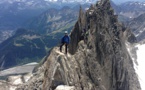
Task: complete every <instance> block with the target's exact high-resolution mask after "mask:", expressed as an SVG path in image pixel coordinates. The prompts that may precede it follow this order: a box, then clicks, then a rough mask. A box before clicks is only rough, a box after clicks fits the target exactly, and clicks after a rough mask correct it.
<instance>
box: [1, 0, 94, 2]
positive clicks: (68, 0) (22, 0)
mask: <svg viewBox="0 0 145 90" xmlns="http://www.w3.org/2000/svg"><path fill="white" fill-rule="evenodd" d="M31 1H34V2H38V1H40V2H41V1H42V2H43V1H45V2H61V3H62V2H64V3H65V2H68V3H72V2H79V3H93V2H96V0H2V1H0V3H4V2H8V3H14V2H31Z"/></svg>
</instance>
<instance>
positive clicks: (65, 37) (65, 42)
mask: <svg viewBox="0 0 145 90" xmlns="http://www.w3.org/2000/svg"><path fill="white" fill-rule="evenodd" d="M69 41H70V38H69V36H68V32H67V31H65V35H64V37H63V38H62V39H61V45H60V52H62V46H63V45H65V53H66V54H67V46H68V44H69Z"/></svg>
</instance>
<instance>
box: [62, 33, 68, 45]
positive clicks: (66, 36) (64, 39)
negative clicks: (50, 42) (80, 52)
mask: <svg viewBox="0 0 145 90" xmlns="http://www.w3.org/2000/svg"><path fill="white" fill-rule="evenodd" d="M69 41H70V39H69V36H68V35H65V36H64V37H63V38H62V39H61V43H67V44H69Z"/></svg>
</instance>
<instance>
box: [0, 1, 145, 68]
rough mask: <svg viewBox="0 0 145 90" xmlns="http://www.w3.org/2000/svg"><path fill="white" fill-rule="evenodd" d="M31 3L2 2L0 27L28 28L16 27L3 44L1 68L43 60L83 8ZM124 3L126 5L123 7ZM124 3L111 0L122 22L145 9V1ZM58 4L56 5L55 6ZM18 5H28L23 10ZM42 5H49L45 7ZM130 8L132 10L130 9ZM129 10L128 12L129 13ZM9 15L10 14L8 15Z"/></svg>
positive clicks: (72, 5)
mask: <svg viewBox="0 0 145 90" xmlns="http://www.w3.org/2000/svg"><path fill="white" fill-rule="evenodd" d="M6 2H7V3H8V2H9V5H11V7H9V6H7V3H6ZM26 2H27V3H26ZM28 2H29V3H30V2H34V1H33V0H4V1H1V2H0V4H1V5H2V4H6V5H4V6H0V9H1V10H2V12H3V13H0V16H1V17H0V21H1V23H0V29H3V30H7V29H16V28H18V27H23V28H26V29H27V30H25V29H19V30H17V32H16V34H15V35H13V36H12V37H10V38H8V39H7V40H6V41H4V42H3V43H1V44H0V52H1V53H0V67H1V69H4V68H9V67H12V66H15V65H22V64H25V63H29V62H32V61H40V60H41V59H42V58H43V57H44V56H45V55H46V54H47V53H48V51H49V50H50V48H52V47H53V46H55V45H57V44H58V42H59V41H60V38H61V37H62V36H63V34H64V33H63V32H64V31H65V30H67V31H69V32H70V31H71V29H72V28H73V26H74V24H75V22H76V21H77V19H78V14H79V12H78V10H79V8H80V5H79V4H72V3H71V4H70V3H69V4H66V3H65V4H63V5H67V6H64V7H63V8H62V7H61V6H59V5H62V4H59V5H58V3H55V2H57V1H52V2H53V4H47V3H48V2H50V1H46V0H45V1H35V3H37V4H38V8H34V7H35V5H36V6H37V4H34V3H33V4H34V5H32V6H31V4H29V5H30V6H31V7H30V9H28V7H29V5H27V4H28ZM52 2H51V3H52ZM22 3H24V4H22ZM39 3H44V4H46V6H45V5H43V4H40V6H39ZM131 3H133V5H136V7H138V8H131V7H132V4H131ZM15 4H16V5H15ZM56 4H57V5H56ZM125 4H126V7H125V6H124V5H125ZM125 4H121V5H115V4H113V3H112V6H113V8H114V9H115V12H116V14H118V15H119V19H120V21H123V22H127V21H129V20H132V19H133V18H135V17H137V16H139V15H140V14H142V13H144V12H145V11H144V6H143V4H144V3H142V4H139V3H138V4H136V2H130V4H129V3H125ZM41 5H42V7H41ZM47 5H48V6H47ZM49 5H52V7H53V8H49ZM55 5H56V6H57V7H55ZM89 5H90V4H83V5H82V7H83V9H85V8H88V7H89ZM19 6H20V7H27V8H21V9H20V7H19ZM43 6H44V7H47V8H44V7H43ZM140 6H142V7H140ZM59 7H61V8H59ZM58 8H59V9H58ZM126 8H127V9H126ZM46 9H47V10H46ZM5 10H6V11H5ZM130 10H131V11H132V12H129V11H130ZM44 11H45V12H44ZM127 12H128V13H129V14H126V13H127ZM137 12H139V13H137ZM134 13H136V14H134ZM9 14H10V16H7V15H9ZM130 16H132V18H130ZM130 25H133V24H130ZM9 26H10V27H9ZM11 26H12V27H11ZM2 27H3V28H2ZM28 30H29V31H28ZM0 34H1V35H2V34H3V31H2V30H1V31H0ZM4 36H7V34H4ZM0 40H1V38H0Z"/></svg>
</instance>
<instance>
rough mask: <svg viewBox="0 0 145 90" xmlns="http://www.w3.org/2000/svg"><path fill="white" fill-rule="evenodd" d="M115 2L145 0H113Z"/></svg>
mask: <svg viewBox="0 0 145 90" xmlns="http://www.w3.org/2000/svg"><path fill="white" fill-rule="evenodd" d="M112 1H114V2H115V3H117V4H119V3H123V2H127V1H141V2H143V1H144V2H145V0H112Z"/></svg>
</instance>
